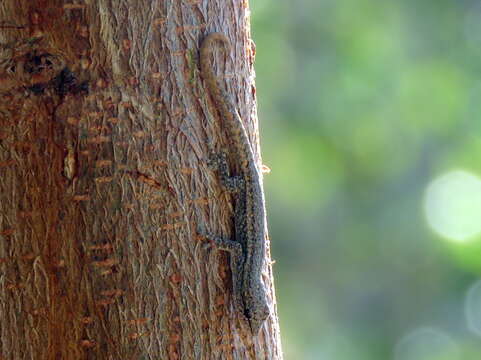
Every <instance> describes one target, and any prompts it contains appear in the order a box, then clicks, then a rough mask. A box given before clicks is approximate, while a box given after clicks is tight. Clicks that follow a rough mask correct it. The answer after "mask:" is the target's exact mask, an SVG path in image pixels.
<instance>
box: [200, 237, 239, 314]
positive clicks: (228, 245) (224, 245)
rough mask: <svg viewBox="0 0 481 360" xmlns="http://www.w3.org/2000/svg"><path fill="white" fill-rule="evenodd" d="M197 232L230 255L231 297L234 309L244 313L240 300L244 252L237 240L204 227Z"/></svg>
mask: <svg viewBox="0 0 481 360" xmlns="http://www.w3.org/2000/svg"><path fill="white" fill-rule="evenodd" d="M197 231H198V233H199V234H201V235H202V236H204V237H205V238H206V239H208V240H210V241H211V242H212V243H213V244H214V245H215V248H216V249H218V250H223V251H227V252H228V253H229V255H230V267H231V272H232V297H233V302H234V308H235V310H236V311H237V312H238V313H240V314H244V302H243V301H242V291H241V289H242V269H243V267H244V253H243V251H242V246H241V244H240V243H238V242H237V241H233V240H230V239H224V238H222V237H220V236H216V235H214V234H212V233H209V232H206V231H205V230H204V229H200V228H199V229H197Z"/></svg>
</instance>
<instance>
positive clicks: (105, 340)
mask: <svg viewBox="0 0 481 360" xmlns="http://www.w3.org/2000/svg"><path fill="white" fill-rule="evenodd" d="M247 11H248V6H247V3H242V2H237V1H232V2H228V3H226V2H224V1H220V0H218V1H213V0H210V1H207V0H204V1H200V0H199V1H183V2H182V1H174V0H169V1H151V0H141V1H134V0H131V1H126V0H117V1H109V0H98V1H83V0H78V1H74V0H72V1H61V0H56V1H41V0H30V1H23V2H21V3H20V4H19V2H18V0H5V1H3V2H2V4H1V5H0V39H1V42H2V43H3V44H5V45H4V46H3V47H2V51H1V54H0V318H1V321H0V358H2V356H3V358H5V359H24V358H25V359H26V358H28V359H30V358H35V359H49V360H50V359H52V360H53V359H55V360H57V359H153V358H156V359H157V358H159V359H160V358H161V359H213V358H216V359H280V358H281V354H280V345H279V344H280V340H279V333H278V323H277V317H276V316H277V315H276V313H275V307H274V306H272V308H273V313H272V316H271V317H270V318H269V320H268V322H267V323H266V325H265V326H264V328H263V329H262V330H261V333H260V334H259V336H257V337H252V335H251V334H250V332H249V329H248V328H247V327H246V326H245V325H243V323H242V322H240V321H238V319H237V315H236V314H235V313H234V312H233V309H232V305H231V296H230V294H231V284H230V270H229V267H228V262H227V261H226V255H225V254H224V253H222V252H218V251H215V250H212V249H210V248H209V247H208V246H206V244H205V242H204V241H203V240H202V239H201V238H200V237H199V236H197V234H196V232H195V229H196V225H197V223H199V222H202V223H204V224H206V226H207V227H210V228H211V229H212V230H213V231H216V232H218V233H219V234H224V235H226V236H227V235H229V234H230V233H231V226H232V224H231V218H232V209H231V205H230V204H231V199H230V198H229V196H228V195H227V194H225V193H224V192H223V191H222V189H221V188H220V187H219V186H218V181H217V179H216V177H215V174H213V173H212V172H211V171H210V170H209V169H208V168H207V166H206V162H205V158H206V154H207V153H208V150H209V146H211V147H214V148H218V149H220V148H222V147H226V146H228V141H226V139H224V137H225V136H224V135H223V134H224V133H223V131H222V128H221V126H220V123H219V121H218V119H217V118H216V117H215V114H213V113H214V112H213V111H212V105H211V104H210V103H209V102H208V98H207V96H205V89H204V87H203V84H202V81H201V79H200V77H199V73H198V65H197V56H198V47H199V44H200V41H201V40H202V38H203V37H204V36H205V34H207V33H209V32H211V31H221V32H223V33H225V34H227V35H228V36H229V38H230V39H231V41H232V42H233V43H234V44H235V45H234V46H233V48H234V52H233V53H232V54H231V56H229V57H228V58H227V59H226V61H225V62H224V61H220V60H221V59H220V58H219V59H218V60H219V61H218V62H217V63H218V64H219V69H218V70H219V73H222V72H225V73H227V74H228V76H227V77H226V83H227V84H228V85H227V87H228V89H229V92H230V93H232V94H234V96H233V99H235V101H236V103H237V104H238V105H239V111H240V113H241V115H242V117H243V119H245V123H246V124H247V127H248V130H249V132H250V133H251V135H252V136H251V139H252V140H253V142H254V143H258V142H257V136H256V131H255V129H256V128H257V127H256V113H255V111H256V106H255V105H256V104H255V88H254V83H253V81H252V74H253V68H252V63H253V56H254V54H253V51H252V48H251V42H250V34H249V26H248V25H249V24H248V17H247ZM12 64H14V65H15V64H16V66H15V67H13V68H12ZM32 64H33V65H32ZM224 64H225V66H224ZM59 68H61V69H62V71H63V72H62V74H61V75H59ZM66 69H67V70H66ZM264 280H265V282H266V283H267V284H268V285H271V284H272V273H271V267H270V266H269V269H268V273H266V276H265V279H264ZM271 289H272V287H271ZM271 300H272V302H273V303H274V293H273V290H272V292H271Z"/></svg>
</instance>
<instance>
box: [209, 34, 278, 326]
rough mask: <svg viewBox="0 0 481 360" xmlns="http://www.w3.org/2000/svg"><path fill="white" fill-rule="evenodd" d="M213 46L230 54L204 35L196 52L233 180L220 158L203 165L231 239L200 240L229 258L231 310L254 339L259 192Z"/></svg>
mask: <svg viewBox="0 0 481 360" xmlns="http://www.w3.org/2000/svg"><path fill="white" fill-rule="evenodd" d="M216 44H218V45H220V47H219V49H221V50H223V51H224V52H225V53H227V51H229V50H230V41H229V40H228V39H227V37H226V36H225V35H223V34H220V33H211V34H209V35H208V36H207V37H206V38H205V39H204V40H203V42H202V44H201V47H200V68H201V76H202V78H203V79H204V83H205V85H206V87H207V89H208V92H209V93H210V96H211V98H212V100H213V102H214V104H215V106H216V110H217V112H218V114H219V116H220V118H221V119H222V122H223V126H224V127H225V129H226V131H227V134H228V137H229V142H230V147H231V148H230V149H229V150H230V153H231V155H233V156H232V157H235V159H236V162H237V166H236V167H237V170H238V174H236V175H235V176H231V175H230V172H229V166H228V164H227V158H226V155H225V153H222V154H218V155H214V156H211V158H210V159H209V162H208V164H209V165H210V166H211V167H212V168H213V169H215V170H217V171H218V173H219V177H220V181H221V184H222V185H223V186H224V187H225V188H226V189H227V190H228V191H230V192H231V193H232V194H233V195H234V201H235V203H234V237H235V239H234V240H230V239H224V238H221V237H219V236H216V235H214V234H212V233H205V232H204V233H203V235H204V236H205V237H206V238H207V239H208V240H210V241H212V242H213V243H214V244H215V245H216V246H217V248H218V249H220V250H224V251H228V252H229V253H230V267H231V272H232V288H233V302H234V308H235V309H236V311H237V312H239V313H240V314H241V316H243V317H244V318H247V320H248V321H249V325H250V328H251V331H252V333H253V334H254V335H257V334H258V332H259V329H260V328H261V326H262V324H263V323H264V321H265V320H266V319H267V317H268V316H269V314H270V310H269V305H268V302H267V295H266V289H265V286H264V283H263V281H262V270H263V267H264V253H265V247H266V238H265V201H264V192H263V190H262V183H261V175H260V171H259V169H258V167H257V165H256V160H255V158H254V152H253V150H252V147H251V143H250V141H249V138H248V135H247V132H246V130H245V128H244V125H243V122H242V119H241V118H240V115H239V113H238V112H237V110H236V108H235V106H234V104H233V103H232V101H231V100H230V98H229V96H228V95H227V93H226V92H225V91H224V90H223V89H222V88H221V87H220V86H219V84H218V79H217V77H216V75H215V74H214V71H213V67H212V60H211V59H212V56H213V52H214V49H215V48H216ZM200 232H203V231H200Z"/></svg>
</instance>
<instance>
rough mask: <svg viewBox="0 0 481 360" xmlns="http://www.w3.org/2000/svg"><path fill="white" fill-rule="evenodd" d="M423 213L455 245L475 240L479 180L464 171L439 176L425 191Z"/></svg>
mask: <svg viewBox="0 0 481 360" xmlns="http://www.w3.org/2000/svg"><path fill="white" fill-rule="evenodd" d="M424 211H425V214H426V219H427V221H428V223H429V225H430V226H431V228H432V229H433V230H434V231H436V232H437V233H438V234H440V235H441V236H443V237H445V238H447V239H450V240H453V241H458V242H465V241H469V240H472V239H474V238H475V236H476V235H478V234H479V233H480V232H481V180H480V179H479V178H478V177H477V176H475V175H473V174H471V173H469V172H467V171H463V170H455V171H451V172H448V173H446V174H444V175H441V176H440V177H438V178H436V179H435V180H433V181H432V182H431V184H429V186H428V188H427V190H426V195H425V202H424Z"/></svg>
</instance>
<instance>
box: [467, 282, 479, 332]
mask: <svg viewBox="0 0 481 360" xmlns="http://www.w3.org/2000/svg"><path fill="white" fill-rule="evenodd" d="M464 310H465V314H466V321H467V323H468V327H469V329H470V330H471V331H472V332H474V333H475V334H477V335H479V336H481V281H478V282H476V283H475V284H474V285H473V286H471V288H470V289H469V290H468V293H467V295H466V302H465V307H464Z"/></svg>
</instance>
